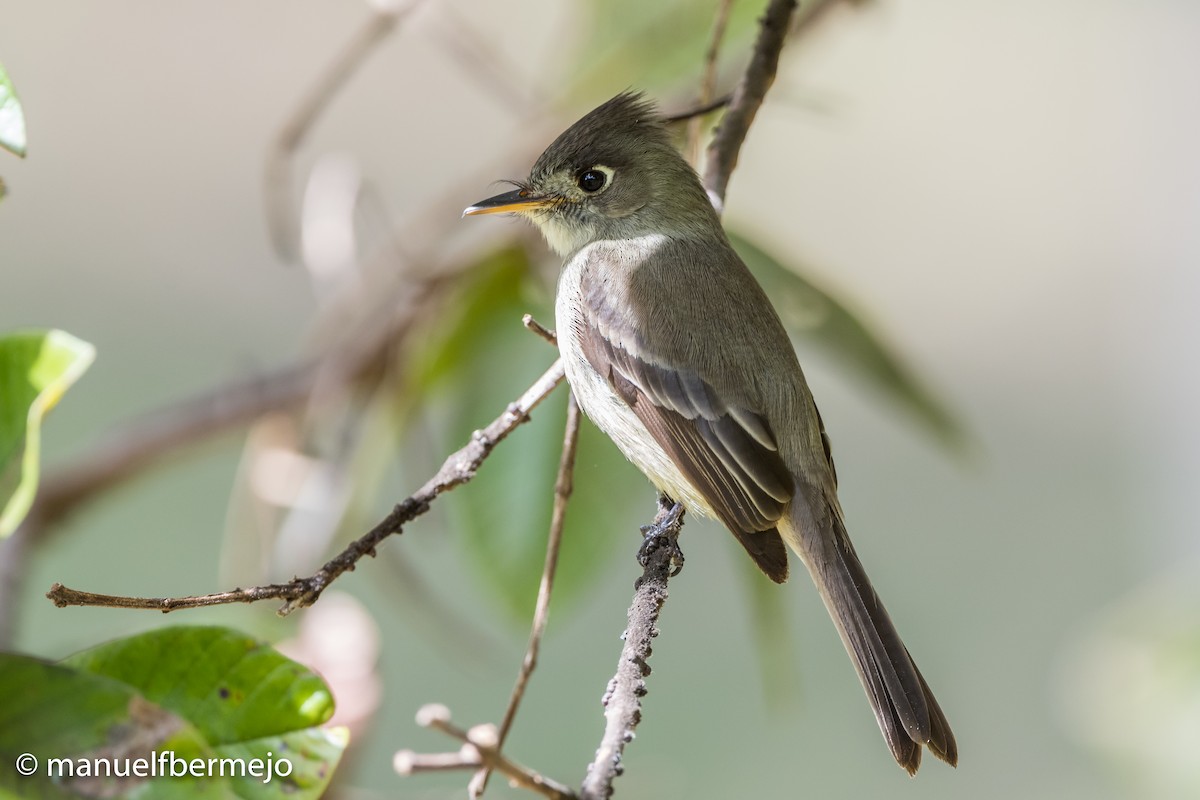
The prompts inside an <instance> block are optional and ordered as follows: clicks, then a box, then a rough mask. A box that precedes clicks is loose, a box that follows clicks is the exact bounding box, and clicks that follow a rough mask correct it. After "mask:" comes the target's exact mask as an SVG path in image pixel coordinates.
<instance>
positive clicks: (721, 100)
mask: <svg viewBox="0 0 1200 800" xmlns="http://www.w3.org/2000/svg"><path fill="white" fill-rule="evenodd" d="M732 99H733V95H732V94H723V95H721V96H720V97H718V98H717V99H716V100H710V101H709V102H707V103H705V104H704V105H700V106H692V107H691V108H685V109H684V110H683V111H676V112H675V113H673V114H664V115H663V116H662V121H663V122H667V123H671V122H686V121H687V120H689V119H692V118H693V117H700V116H703V115H705V114H707V113H709V112H710V111H716V110H717V109H718V108H724V107H725V106H727V105H729V101H730V100H732Z"/></svg>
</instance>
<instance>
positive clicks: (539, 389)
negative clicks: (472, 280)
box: [46, 361, 563, 616]
mask: <svg viewBox="0 0 1200 800" xmlns="http://www.w3.org/2000/svg"><path fill="white" fill-rule="evenodd" d="M562 380H563V367H562V362H561V361H555V362H554V364H553V365H551V367H550V369H548V370H546V372H545V373H544V374H543V375H542V377H540V378H538V379H537V380H536V381H535V382H534V383H533V385H532V386H530V387H529V388H528V389H526V390H525V393H524V394H522V395H521V397H520V398H518V399H517V400H516V401H514V402H512V403H510V404H509V406H508V408H506V409H505V411H504V413H503V414H501V415H500V416H499V417H497V418H496V419H495V420H493V421H492V422H491V424H489V425H488V426H487V427H486V428H484V429H483V430H481V431H476V432H475V433H474V435H473V436H472V437H471V441H470V442H468V443H467V444H466V445H465V446H464V447H463V448H461V449H460V450H458V451H456V452H454V453H452V454H451V455H450V456H449V457H448V458H447V459H446V461H445V462H444V463H443V464H442V467H441V469H439V470H438V472H437V474H436V475H434V476H433V477H432V478H430V479H429V480H428V481H427V482H426V483H425V485H424V486H422V487H421V488H420V489H419V490H418V491H417V492H416V493H414V494H412V495H411V496H409V497H408V498H406V499H405V500H404V501H403V502H401V503H399V504H398V505H397V506H396V507H395V508H394V509H393V510H392V513H391V514H389V515H388V516H387V517H385V518H384V519H383V520H382V521H381V522H379V524H377V525H376V526H375V527H374V528H372V529H371V530H370V531H369V532H368V533H367V534H366V535H364V536H362V537H360V538H359V539H356V540H355V541H354V542H353V543H351V545H350V546H349V547H347V548H346V549H345V550H343V551H342V552H341V553H340V554H338V555H337V556H335V557H334V558H333V559H331V560H330V561H328V562H327V563H326V564H325V566H323V567H321V569H319V570H318V571H317V572H316V573H314V574H313V575H311V576H309V577H307V578H297V579H295V580H293V581H290V582H288V583H282V584H270V585H267V586H256V587H252V588H249V589H234V590H232V591H228V592H218V593H216V594H208V595H199V596H192V597H165V598H164V597H124V596H118V595H102V594H94V593H91V592H80V591H77V590H75V589H70V588H68V587H66V586H63V585H62V584H60V583H56V584H54V585H53V586H51V587H50V591H49V592H47V594H46V596H47V597H48V598H50V599H51V600H52V601H54V604H55V605H56V606H58V607H59V608H62V607H64V606H71V605H84V606H96V605H99V606H111V607H116V608H147V609H157V610H159V611H162V612H164V613H166V612H168V611H176V610H179V609H184V608H197V607H201V606H211V605H223V604H226V603H254V602H258V601H259V600H271V599H275V600H284V601H285V603H284V605H283V606H282V607H281V608H280V609H279V613H280V615H281V616H283V615H286V614H289V613H291V612H292V611H294V610H295V609H297V608H303V607H305V606H309V605H312V604H313V603H314V602H315V601H316V600H317V598H318V597H320V595H321V592H323V591H325V589H326V587H328V586H329V584H330V583H332V582H333V581H334V580H336V579H337V578H338V576H340V575H341V574H342V573H344V572H348V571H351V570H353V569H354V567H355V565H356V564H357V563H358V561H359V560H360V559H361V558H362V557H363V556H367V555H372V556H373V555H374V554H375V548H376V547H377V546H378V545H379V543H380V542H381V541H383V540H384V539H386V538H387V537H388V536H391V535H392V534H395V533H400V532H401V530H402V529H403V527H404V525H405V524H406V523H408V522H410V521H411V520H413V519H415V518H416V517H419V516H420V515H422V514H424V513H425V512H426V511H428V510H429V507H430V504H431V503H432V502H433V501H434V500H435V499H436V498H437V497H438V496H439V495H441V494H442V493H443V492H447V491H449V490H451V489H453V488H455V487H456V486H461V485H462V484H464V483H466V482H467V481H469V480H471V479H472V478H473V477H475V472H476V470H478V469H479V466H480V465H481V464H482V463H483V462H484V460H485V459H486V458H487V457H488V456H489V455H490V454H491V452H492V450H493V449H494V448H495V447H496V445H497V444H499V443H500V442H501V441H503V440H504V438H505V437H506V436H508V434H509V433H511V432H512V431H513V430H514V429H515V428H516V427H517V426H518V425H520V424H521V423H522V422H524V421H525V420H527V419H528V418H529V412H530V411H532V410H533V409H534V407H536V406H537V404H538V403H540V402H541V401H542V400H544V399H545V398H546V396H547V395H549V394H550V392H552V391H553V390H554V388H555V387H556V386H558V384H560V383H561V382H562Z"/></svg>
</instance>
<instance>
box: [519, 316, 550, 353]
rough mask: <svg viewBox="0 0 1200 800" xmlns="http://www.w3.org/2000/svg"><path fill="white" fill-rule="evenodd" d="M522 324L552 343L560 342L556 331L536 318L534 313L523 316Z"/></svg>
mask: <svg viewBox="0 0 1200 800" xmlns="http://www.w3.org/2000/svg"><path fill="white" fill-rule="evenodd" d="M521 324H522V325H524V326H525V327H526V328H529V330H531V331H533V332H534V333H536V334H537V335H538V336H540V337H542V338H543V339H545V340H546V341H547V342H549V343H550V344H553V345H557V344H558V336H557V335H556V334H555V333H554V331H552V330H550V329H549V328H547V327H546V326H545V325H543V324H542V323H540V322H538V321H537V320H536V319H534V318H533V315H532V314H526V315H525V316H523V317H521Z"/></svg>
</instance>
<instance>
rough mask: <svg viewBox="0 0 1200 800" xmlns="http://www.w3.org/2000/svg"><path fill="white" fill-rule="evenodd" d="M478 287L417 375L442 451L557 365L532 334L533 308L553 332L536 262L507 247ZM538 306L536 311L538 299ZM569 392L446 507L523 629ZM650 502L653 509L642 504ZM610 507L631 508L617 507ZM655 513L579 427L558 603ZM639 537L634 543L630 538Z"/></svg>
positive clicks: (456, 309)
mask: <svg viewBox="0 0 1200 800" xmlns="http://www.w3.org/2000/svg"><path fill="white" fill-rule="evenodd" d="M472 278H473V280H472V281H471V283H470V285H469V286H468V287H467V288H466V289H465V291H464V292H463V294H462V295H461V297H459V298H458V299H457V300H456V301H454V302H452V303H450V304H449V309H448V311H447V314H446V315H445V316H443V317H442V318H441V319H440V320H439V324H440V325H442V326H445V327H444V331H445V333H443V334H442V338H441V339H439V340H437V341H435V342H432V343H431V346H430V348H429V350H428V352H427V354H426V356H425V361H424V364H423V366H422V368H421V370H420V371H421V373H422V374H423V376H424V378H423V380H426V381H430V382H431V383H432V384H433V385H432V386H431V388H432V389H433V391H434V394H433V395H431V400H430V402H431V403H432V404H433V406H435V408H436V411H437V414H438V415H439V416H441V417H442V418H443V422H444V428H445V435H444V437H443V438H444V440H445V442H446V447H449V448H453V447H458V446H460V444H461V443H462V442H464V441H467V439H468V438H469V437H470V435H471V432H472V431H474V430H475V429H477V428H480V427H483V426H484V425H485V424H487V423H488V422H489V421H491V420H492V419H493V418H495V417H496V415H497V414H499V413H500V412H501V411H502V410H503V409H504V407H505V406H506V405H507V404H508V403H510V402H511V401H512V400H514V399H516V398H517V397H518V396H519V395H520V394H521V392H523V391H524V390H525V389H527V388H528V387H529V385H530V384H531V383H533V381H534V380H535V379H536V378H537V377H538V376H539V375H540V374H541V373H542V372H543V371H545V369H546V368H547V367H548V366H549V365H550V364H551V362H552V361H553V360H554V359H555V358H556V357H557V351H556V350H555V349H554V348H553V347H551V346H550V345H548V344H547V343H546V342H545V341H543V340H542V339H540V338H539V337H537V336H535V335H534V334H532V333H530V332H529V331H527V330H525V328H524V326H523V325H522V324H521V317H522V315H523V314H524V313H526V312H528V311H530V310H533V311H534V312H535V316H536V317H538V319H539V321H541V322H542V323H543V324H550V323H551V321H552V320H553V313H552V312H551V310H550V309H549V308H548V306H547V303H546V300H545V299H544V298H546V295H547V293H546V292H545V291H543V290H542V289H541V286H540V284H539V279H538V278H537V277H536V276H534V275H533V274H532V269H531V265H530V260H529V256H528V254H527V253H526V252H525V251H524V250H523V249H522V248H519V247H514V246H509V247H505V248H503V249H501V250H499V251H497V252H495V253H493V254H492V255H490V256H488V257H487V258H485V259H483V260H482V261H481V263H480V264H479V265H478V266H477V267H475V269H474V271H473V273H472ZM534 296H537V297H538V298H542V299H541V302H540V304H539V303H537V302H535V301H532V300H531V299H530V298H531V297H534ZM565 405H566V387H565V386H564V387H561V388H560V389H559V390H558V391H557V392H555V394H554V395H553V396H551V397H550V398H549V399H548V400H547V401H546V402H545V403H543V404H542V406H540V407H539V408H538V409H537V411H535V412H534V413H533V415H532V419H531V421H530V422H529V423H527V424H525V425H522V426H521V427H520V428H519V429H517V430H516V431H514V432H513V434H512V435H511V437H510V438H509V439H508V440H506V441H505V442H504V444H503V445H501V446H500V447H498V448H496V450H495V451H494V452H493V453H492V455H491V456H490V457H489V458H488V460H487V462H486V463H485V464H484V466H483V467H482V468H481V469H480V470H479V473H478V475H477V476H476V477H475V479H474V480H473V481H472V482H471V483H470V485H468V486H464V487H463V488H462V489H460V490H458V491H455V492H453V493H452V494H451V496H450V497H448V498H447V501H448V502H447V508H448V509H449V511H450V514H451V519H452V521H453V524H454V526H455V530H456V531H457V532H458V533H459V534H460V535H461V537H462V541H463V544H464V547H465V548H466V552H467V554H468V557H469V558H470V560H471V562H472V563H473V564H474V566H475V567H476V568H477V569H478V571H479V573H480V575H481V576H482V577H483V579H484V581H485V583H486V585H488V586H489V587H490V588H492V589H493V590H494V591H495V592H496V593H497V595H498V596H499V597H500V598H502V600H503V601H504V604H505V606H506V607H507V608H508V609H509V610H510V611H511V612H512V613H513V614H514V615H515V616H516V618H517V619H520V620H527V619H528V616H529V613H530V611H531V609H532V607H533V602H534V599H535V597H536V596H537V588H538V582H539V578H540V575H541V571H542V565H543V562H544V558H545V547H546V537H547V533H548V531H549V525H550V511H551V508H552V505H553V499H554V495H553V492H554V480H555V476H556V474H557V471H558V462H559V457H560V455H561V452H562V438H563V425H564V419H565ZM639 496H644V498H645V502H644V503H641V502H637V498H639ZM613 497H622V498H631V502H629V503H621V504H614V503H613V501H612V498H613ZM653 514H654V492H653V490H652V489H651V487H650V485H649V483H647V482H646V481H645V479H644V478H642V477H641V475H640V474H639V473H638V472H637V471H636V470H634V469H633V468H632V467H631V466H630V465H629V464H628V463H627V462H626V461H625V460H624V459H623V458H622V457H621V455H620V454H619V452H617V450H616V448H615V447H614V446H613V445H612V443H611V442H609V441H607V439H606V437H604V435H603V434H601V433H600V432H599V431H597V430H596V429H595V428H594V426H592V425H591V424H590V423H588V422H585V423H584V424H583V430H582V432H581V435H580V447H579V460H578V465H577V468H576V473H575V492H574V494H573V496H572V498H571V504H570V507H569V509H568V511H567V522H566V529H565V532H564V542H563V547H562V551H561V553H560V560H559V566H558V577H559V579H558V581H557V582H556V591H555V603H556V605H557V606H559V607H561V604H562V603H569V602H571V601H572V600H573V599H574V598H576V597H579V596H580V595H581V594H583V593H585V592H586V589H587V587H588V586H590V585H591V583H592V582H593V581H595V580H597V579H598V578H599V577H600V576H601V575H603V573H604V571H603V569H602V567H601V565H602V564H603V563H604V561H605V559H606V558H607V557H608V554H609V553H611V552H612V548H613V547H614V546H615V545H616V544H618V543H619V542H620V541H622V534H626V536H625V537H624V539H625V540H627V541H628V542H629V544H630V552H631V553H632V552H633V551H634V550H635V549H636V547H637V544H638V542H639V539H638V538H637V537H636V532H637V522H636V520H637V519H638V518H639V515H640V516H644V517H645V519H647V520H648V519H649V518H650V517H652V516H653ZM631 532H632V533H631Z"/></svg>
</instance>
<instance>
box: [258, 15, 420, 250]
mask: <svg viewBox="0 0 1200 800" xmlns="http://www.w3.org/2000/svg"><path fill="white" fill-rule="evenodd" d="M418 2H419V0H408V2H405V3H400V4H382V3H381V4H378V5H377V6H376V10H375V11H374V13H372V15H371V17H370V19H368V20H367V22H366V24H364V25H363V26H362V27H361V28H360V29H359V30H358V31H356V32H355V33H354V35H353V37H352V38H351V39H350V41H349V42H347V43H346V46H345V47H344V48H343V49H342V51H341V52H339V53H338V54H337V55H336V56H335V57H334V59H333V63H331V64H330V65H329V66H328V67H326V68H325V70H324V71H323V72H322V73H321V74H320V75H319V76H317V80H316V81H315V82H314V83H313V84H312V85H311V86H309V88H308V91H307V92H305V94H304V95H303V96H302V97H301V98H300V101H299V102H298V103H297V104H296V106H295V108H294V109H293V110H292V112H291V114H290V115H289V116H288V118H287V120H286V121H285V122H284V124H283V126H282V127H281V128H280V129H279V133H278V134H277V135H276V137H275V141H274V142H273V143H272V145H271V147H270V149H269V150H268V152H267V159H266V172H265V175H264V179H265V185H264V193H265V198H266V206H267V208H266V212H267V230H268V231H269V232H270V235H271V240H272V242H273V243H274V244H275V249H276V252H278V253H279V254H280V255H281V256H282V257H283V258H285V259H286V260H288V261H292V260H294V259H295V254H296V239H297V235H296V228H295V212H294V210H293V208H292V199H291V198H292V174H291V169H292V156H293V155H294V154H295V152H296V148H298V147H299V146H300V144H301V143H302V142H303V141H304V138H305V137H306V136H307V135H308V132H309V131H310V130H312V127H313V124H314V123H315V122H316V121H317V118H318V117H320V115H321V112H322V111H324V110H325V109H326V108H328V106H329V102H330V101H331V100H332V99H333V98H334V96H335V95H337V93H338V92H339V91H340V90H341V88H342V87H343V86H345V85H346V82H347V81H348V80H349V79H350V77H351V76H352V75H354V73H355V72H357V71H358V69H359V68H360V67H361V66H362V65H363V63H364V62H365V61H366V59H367V56H369V55H370V54H371V53H372V52H373V51H374V50H375V48H376V47H377V46H378V45H379V44H380V43H381V42H382V41H384V40H385V39H386V38H387V37H388V36H389V35H390V34H391V33H392V31H393V30H394V29H395V27H396V24H397V23H398V22H400V20H402V19H404V17H406V16H407V15H408V14H409V12H411V11H412V10H413V9H414V8H415V7H416V6H417V3H418Z"/></svg>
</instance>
